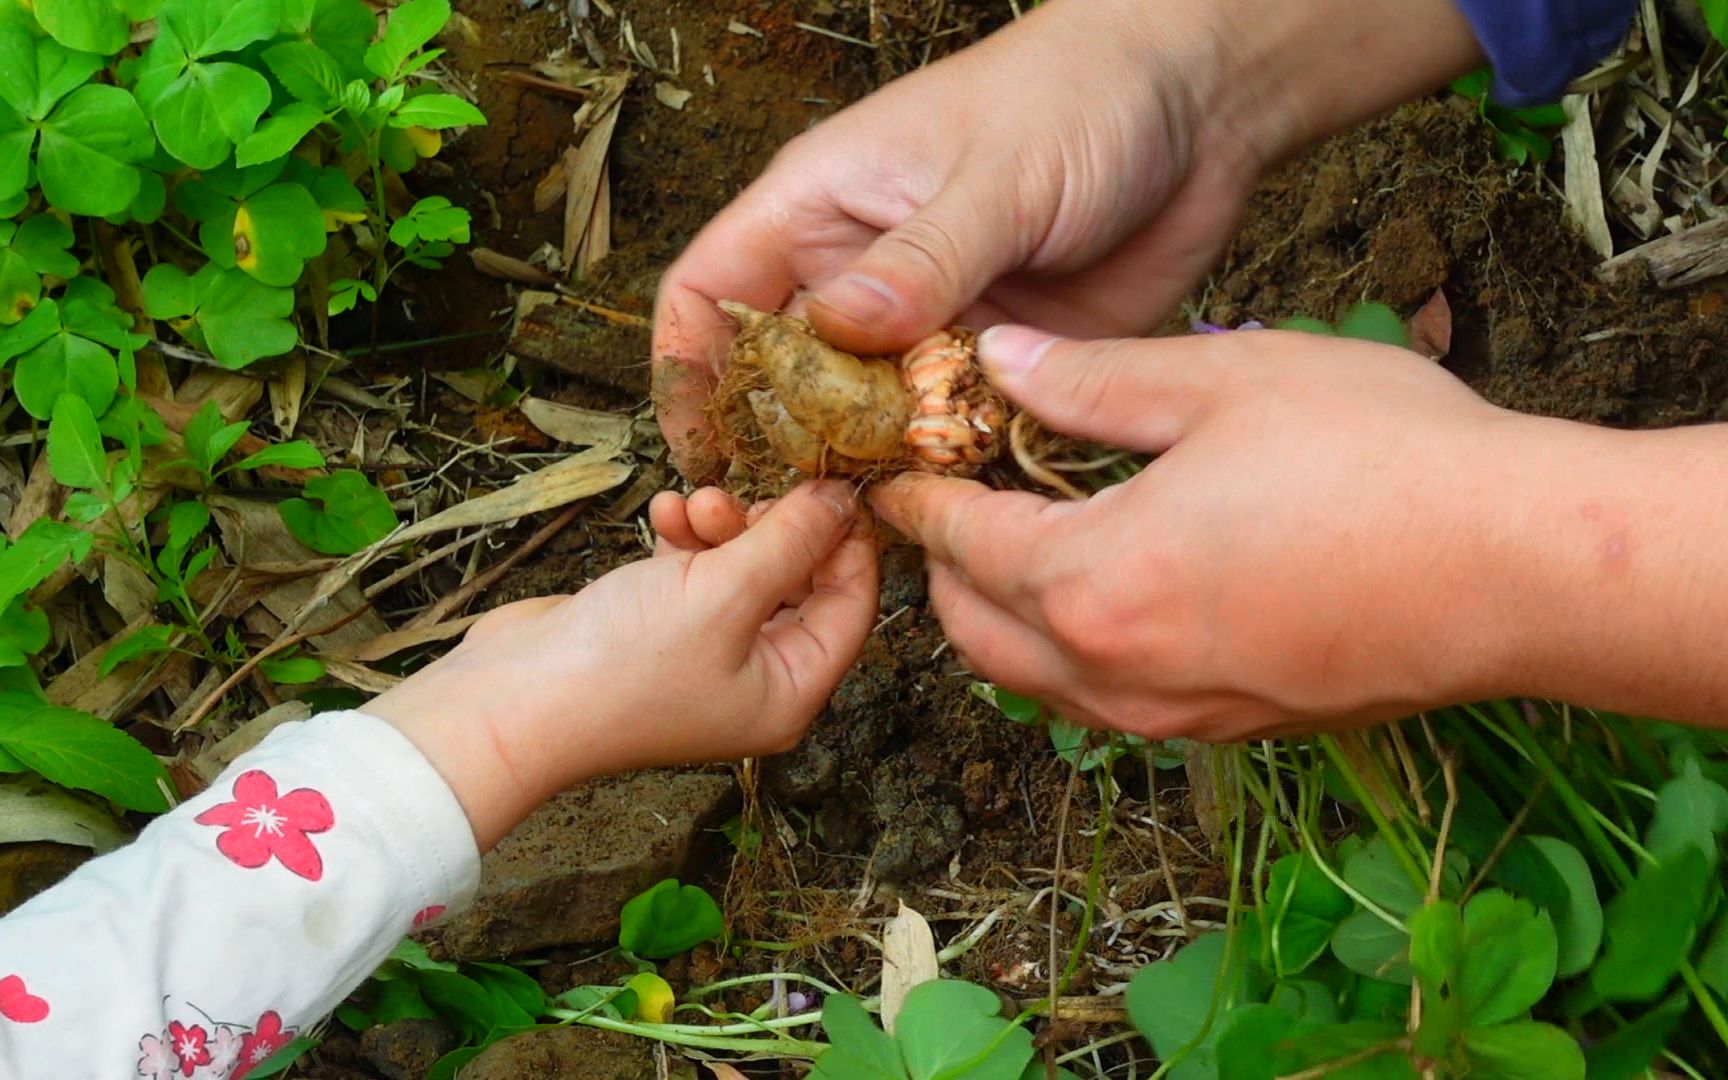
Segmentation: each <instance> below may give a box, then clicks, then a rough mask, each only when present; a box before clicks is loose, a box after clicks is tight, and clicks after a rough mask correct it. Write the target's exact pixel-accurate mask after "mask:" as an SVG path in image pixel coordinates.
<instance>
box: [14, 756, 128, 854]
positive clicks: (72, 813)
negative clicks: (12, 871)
mask: <svg viewBox="0 0 1728 1080" xmlns="http://www.w3.org/2000/svg"><path fill="white" fill-rule="evenodd" d="M126 840H127V835H126V831H125V830H124V829H122V828H121V827H120V822H119V821H118V820H117V819H116V818H115V817H114V815H113V814H112V813H110V812H109V811H108V810H106V809H104V808H103V807H102V806H99V805H97V803H96V802H95V801H94V800H92V799H87V798H82V797H80V796H77V795H74V794H73V793H72V792H70V791H67V790H66V789H65V788H59V787H55V786H54V785H53V784H50V783H49V782H48V781H46V780H44V779H42V778H41V777H39V776H32V775H30V774H28V773H24V774H21V775H17V776H6V777H0V845H4V844H27V843H33V842H38V841H46V842H48V843H53V844H66V845H69V846H71V847H86V848H89V849H90V850H92V851H94V852H95V853H96V854H98V855H105V854H107V853H108V852H110V851H113V850H114V849H115V848H117V847H119V846H120V845H122V844H124V843H125V842H126Z"/></svg>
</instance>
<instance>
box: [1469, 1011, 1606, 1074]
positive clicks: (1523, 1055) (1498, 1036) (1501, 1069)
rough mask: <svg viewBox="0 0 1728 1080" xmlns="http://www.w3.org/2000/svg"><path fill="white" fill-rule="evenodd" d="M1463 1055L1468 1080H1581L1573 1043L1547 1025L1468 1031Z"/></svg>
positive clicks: (1579, 1059)
mask: <svg viewBox="0 0 1728 1080" xmlns="http://www.w3.org/2000/svg"><path fill="white" fill-rule="evenodd" d="M1464 1054H1465V1057H1466V1058H1467V1059H1468V1060H1469V1062H1470V1068H1469V1076H1470V1080H1584V1051H1583V1050H1582V1049H1580V1048H1579V1046H1578V1042H1577V1040H1575V1039H1573V1038H1572V1036H1570V1035H1568V1034H1566V1033H1565V1032H1564V1031H1561V1030H1560V1029H1559V1028H1557V1027H1552V1026H1550V1025H1548V1024H1538V1023H1535V1022H1533V1021H1526V1022H1523V1023H1518V1024H1500V1025H1498V1026H1496V1027H1477V1028H1468V1029H1466V1030H1465V1032H1464Z"/></svg>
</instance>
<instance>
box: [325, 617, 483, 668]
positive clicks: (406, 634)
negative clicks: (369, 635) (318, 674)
mask: <svg viewBox="0 0 1728 1080" xmlns="http://www.w3.org/2000/svg"><path fill="white" fill-rule="evenodd" d="M479 620H480V616H479V615H464V616H462V617H461V618H459V619H450V620H449V621H447V622H441V623H433V624H432V625H431V626H420V627H415V628H412V629H407V630H392V631H390V632H389V633H388V634H379V635H378V636H377V637H375V638H373V639H372V640H371V641H368V642H364V643H362V644H361V645H360V646H358V647H357V648H353V649H348V650H346V651H342V652H333V653H326V654H324V659H326V660H329V659H332V658H334V659H337V660H358V661H360V662H362V663H367V664H371V663H376V662H377V661H379V660H383V659H385V658H386V657H391V656H395V655H396V654H397V653H399V652H401V651H403V650H404V649H412V648H415V647H416V646H420V645H431V644H434V643H436V642H440V641H449V640H450V639H451V638H454V637H461V636H462V635H463V634H465V633H467V632H468V628H469V627H470V626H473V625H474V624H475V623H476V622H478V621H479Z"/></svg>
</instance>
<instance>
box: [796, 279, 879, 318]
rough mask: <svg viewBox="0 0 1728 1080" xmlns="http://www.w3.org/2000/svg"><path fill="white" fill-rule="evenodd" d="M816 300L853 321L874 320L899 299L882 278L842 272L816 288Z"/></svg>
mask: <svg viewBox="0 0 1728 1080" xmlns="http://www.w3.org/2000/svg"><path fill="white" fill-rule="evenodd" d="M812 299H814V300H815V301H816V302H817V303H819V304H821V305H822V306H823V307H825V308H828V309H830V310H831V311H835V312H838V313H839V314H841V315H845V316H847V317H848V318H850V319H853V320H854V321H856V322H861V323H867V322H874V321H876V320H877V319H880V318H883V317H884V316H886V315H887V314H888V313H889V312H890V311H891V310H893V309H894V307H895V306H896V305H897V304H898V303H899V302H900V301H899V299H898V298H897V297H896V296H895V295H894V290H892V289H890V288H889V287H888V286H887V285H886V284H884V283H883V282H882V281H880V280H878V279H876V278H873V277H871V276H870V275H868V274H842V275H841V276H840V277H838V278H836V279H835V280H834V281H831V282H829V283H828V284H827V285H825V286H823V287H822V288H821V289H819V290H817V292H816V294H815V295H814V297H812Z"/></svg>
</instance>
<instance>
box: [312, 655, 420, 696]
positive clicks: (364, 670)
mask: <svg viewBox="0 0 1728 1080" xmlns="http://www.w3.org/2000/svg"><path fill="white" fill-rule="evenodd" d="M324 674H326V675H328V676H330V677H331V678H332V679H335V680H336V681H337V682H341V683H346V684H347V685H349V686H352V687H353V688H354V689H356V690H360V691H363V692H365V693H368V694H382V693H383V692H384V691H386V690H389V689H390V688H391V687H393V686H395V685H396V684H397V683H400V682H401V681H402V678H401V676H399V675H386V674H384V673H383V672H382V671H373V670H372V669H371V668H369V667H367V666H366V665H365V664H356V663H355V662H354V661H352V660H338V659H336V658H335V657H326V658H325V660H324Z"/></svg>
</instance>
